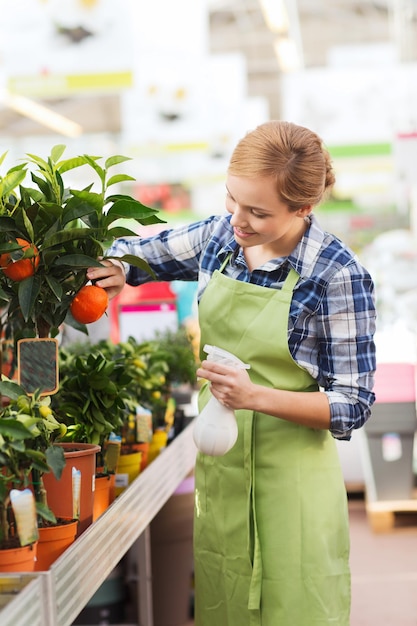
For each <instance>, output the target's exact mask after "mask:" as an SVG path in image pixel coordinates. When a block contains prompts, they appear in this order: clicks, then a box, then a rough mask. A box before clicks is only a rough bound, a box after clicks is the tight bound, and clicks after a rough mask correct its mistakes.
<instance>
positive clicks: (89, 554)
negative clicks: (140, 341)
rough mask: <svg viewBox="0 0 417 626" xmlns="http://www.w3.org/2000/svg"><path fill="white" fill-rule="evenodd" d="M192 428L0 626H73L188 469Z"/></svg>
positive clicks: (0, 615) (1, 617) (3, 615)
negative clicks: (37, 613)
mask: <svg viewBox="0 0 417 626" xmlns="http://www.w3.org/2000/svg"><path fill="white" fill-rule="evenodd" d="M193 427H194V426H193V423H191V424H189V425H188V426H187V428H186V429H185V430H184V431H183V432H182V433H180V434H179V435H178V436H177V437H176V438H175V439H174V440H173V441H172V443H170V445H169V446H168V447H167V448H166V449H165V450H163V452H162V453H161V454H160V455H159V456H158V457H157V458H156V459H155V460H154V461H153V462H152V463H151V464H150V465H149V466H148V467H147V468H146V469H145V470H144V472H143V473H142V474H140V475H139V476H138V477H137V478H136V479H135V480H134V481H133V483H132V484H131V485H129V487H128V488H127V489H126V490H125V491H124V492H123V493H122V494H121V495H120V496H118V497H117V498H116V500H115V501H114V502H113V504H112V505H111V506H110V507H109V508H108V509H107V511H106V512H105V513H104V514H103V515H102V516H101V517H100V518H99V519H98V520H97V521H96V522H94V524H92V525H91V526H90V527H89V528H87V529H86V530H85V531H84V532H83V534H82V535H81V536H80V537H79V538H78V539H77V540H76V541H75V542H74V543H73V544H72V545H71V546H70V547H69V548H68V549H67V550H66V551H65V553H64V554H63V555H62V556H61V557H60V558H59V559H58V560H57V561H55V563H54V564H53V565H52V566H51V568H50V569H49V570H48V572H44V573H42V575H39V576H38V578H39V580H36V579H35V580H34V581H33V582H31V583H30V584H29V585H28V586H27V587H26V588H25V589H24V590H23V591H22V592H21V593H19V594H18V596H17V597H16V599H15V600H13V601H12V602H11V603H10V604H9V605H7V606H6V608H5V609H4V610H3V611H0V623H1V626H37V624H39V626H70V625H71V624H72V623H73V621H74V619H75V618H76V617H77V615H78V614H79V613H80V612H81V611H82V609H83V608H84V606H85V605H86V604H87V602H88V601H89V600H90V598H91V597H92V596H93V595H94V593H95V592H96V591H97V589H98V588H99V587H100V585H101V584H102V583H103V582H104V580H105V579H106V578H107V576H108V575H109V574H110V572H111V571H112V570H113V569H114V568H115V567H116V565H117V564H118V563H119V561H120V560H121V558H122V557H123V556H124V555H125V554H126V552H127V551H128V550H129V548H130V547H131V546H132V544H133V543H134V542H135V541H136V540H137V539H138V537H139V536H140V535H141V534H142V533H143V532H144V531H145V530H146V529H147V527H148V525H149V524H150V522H151V521H152V519H153V518H154V517H155V515H156V514H157V513H158V511H159V510H160V509H161V508H162V506H163V505H164V504H165V503H166V501H167V500H168V499H169V497H170V496H171V495H172V494H173V493H174V491H175V490H176V489H177V487H178V486H179V484H180V483H181V482H182V481H183V480H184V478H185V477H186V476H187V475H188V474H189V472H190V471H191V470H192V469H193V467H194V464H195V457H196V447H195V444H194V441H193V438H192V430H193ZM32 585H34V586H35V587H36V585H38V587H37V590H36V591H35V592H34V596H36V594H37V598H36V600H37V605H39V598H40V597H42V598H43V600H44V607H43V609H42V611H43V613H44V614H43V615H42V619H41V618H40V617H34V615H33V610H31V609H32V607H31V606H30V603H29V604H28V601H27V596H28V594H29V591H27V590H28V589H29V588H30V587H31V586H32ZM39 585H41V587H39ZM39 589H40V592H39ZM25 592H26V595H25ZM11 604H13V605H16V607H19V609H20V616H19V620H20V621H17V618H16V617H15V618H13V619H9V613H10V610H11V609H10V607H11ZM45 607H46V608H45ZM8 609H9V610H8ZM26 611H27V613H26ZM10 614H11V615H15V613H13V614H12V613H10ZM39 619H41V621H39Z"/></svg>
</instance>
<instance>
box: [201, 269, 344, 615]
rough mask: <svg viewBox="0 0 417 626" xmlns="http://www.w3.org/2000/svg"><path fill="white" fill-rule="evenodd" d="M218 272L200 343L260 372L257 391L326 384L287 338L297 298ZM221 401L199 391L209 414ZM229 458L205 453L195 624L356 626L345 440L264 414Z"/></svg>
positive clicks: (287, 288) (244, 426)
mask: <svg viewBox="0 0 417 626" xmlns="http://www.w3.org/2000/svg"><path fill="white" fill-rule="evenodd" d="M298 279H299V276H298V274H297V273H296V272H295V271H294V270H292V269H291V270H290V273H289V275H288V277H287V279H286V281H285V284H284V286H283V288H282V289H281V290H277V289H270V288H267V287H260V286H257V285H253V284H251V283H245V282H241V281H237V280H233V279H230V278H228V277H226V276H224V275H223V274H222V273H221V271H220V272H219V271H216V272H214V274H213V276H212V278H211V280H210V282H209V284H208V286H207V288H206V290H205V292H204V294H203V296H202V298H201V302H200V305H199V322H200V329H201V346H202V347H203V346H204V345H205V344H206V343H208V344H211V345H216V346H218V347H220V348H223V349H225V350H229V351H230V352H232V353H233V354H235V355H236V356H237V357H239V358H240V359H241V360H242V361H244V362H245V363H249V364H250V366H251V369H250V370H249V374H250V377H251V379H252V381H253V382H255V383H258V384H261V385H265V386H268V387H276V388H280V389H288V390H293V391H307V392H308V391H316V390H317V388H318V387H317V384H316V382H315V381H314V379H313V378H312V377H311V376H310V374H309V373H307V372H306V371H305V370H303V369H302V368H300V367H299V366H298V365H297V364H296V363H295V361H294V360H293V358H292V356H291V354H290V352H289V348H288V340H287V332H288V331H287V328H288V316H289V309H290V303H291V299H292V294H293V289H294V286H295V284H296V282H297V281H298ZM209 397H210V391H209V386H208V385H206V386H204V387H203V389H202V390H201V392H200V397H199V404H200V408H201V407H202V406H204V405H205V403H206V402H207V401H208V399H209ZM235 413H236V417H237V421H238V427H239V436H238V440H237V442H236V444H235V446H234V447H233V448H232V450H230V451H229V452H228V453H227V454H225V455H224V456H221V457H212V456H208V455H205V454H202V453H198V455H197V462H196V470H195V479H196V488H195V515H194V561H195V564H194V567H195V570H194V571H195V624H196V626H325V625H326V626H327V625H330V624H331V625H334V626H336V625H337V626H348V625H349V613H350V571H349V526H348V511H347V497H346V490H345V486H344V481H343V475H342V472H341V467H340V462H339V457H338V452H337V448H336V445H335V441H334V439H333V437H332V436H331V434H330V433H329V431H327V430H315V429H311V428H306V427H305V426H300V425H297V424H292V423H290V422H288V421H285V420H282V419H279V418H276V417H272V416H270V415H266V414H264V413H255V412H253V411H247V410H238V411H236V412H235Z"/></svg>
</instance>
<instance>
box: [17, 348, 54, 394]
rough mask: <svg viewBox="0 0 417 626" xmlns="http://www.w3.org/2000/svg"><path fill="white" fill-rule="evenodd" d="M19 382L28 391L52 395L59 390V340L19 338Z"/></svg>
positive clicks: (29, 392)
mask: <svg viewBox="0 0 417 626" xmlns="http://www.w3.org/2000/svg"><path fill="white" fill-rule="evenodd" d="M17 366H18V382H19V385H21V386H22V387H23V388H24V389H25V391H26V393H28V394H32V393H34V392H35V391H39V392H40V394H41V395H44V396H46V395H51V394H53V393H56V392H57V391H58V340H57V339H19V341H18V342H17Z"/></svg>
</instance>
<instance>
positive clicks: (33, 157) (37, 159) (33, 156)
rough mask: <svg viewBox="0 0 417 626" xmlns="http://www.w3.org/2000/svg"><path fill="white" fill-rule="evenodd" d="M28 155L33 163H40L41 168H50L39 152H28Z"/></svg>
mask: <svg viewBox="0 0 417 626" xmlns="http://www.w3.org/2000/svg"><path fill="white" fill-rule="evenodd" d="M26 155H27V156H28V157H29V159H30V160H31V161H32V163H35V164H36V165H38V166H39V167H40V169H41V170H43V171H45V170H48V169H49V165H48V163H47V162H46V161H45V160H44V159H42V158H41V157H40V156H38V155H37V154H30V153H29V152H27V153H26Z"/></svg>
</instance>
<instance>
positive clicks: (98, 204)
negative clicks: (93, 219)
mask: <svg viewBox="0 0 417 626" xmlns="http://www.w3.org/2000/svg"><path fill="white" fill-rule="evenodd" d="M71 193H72V194H73V195H74V196H75V197H76V198H79V199H80V200H84V202H87V203H88V204H89V205H91V206H92V207H94V209H95V210H96V212H98V213H101V212H102V210H103V197H102V196H101V194H99V193H95V192H93V191H84V190H83V191H78V190H77V189H71Z"/></svg>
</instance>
